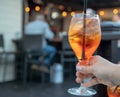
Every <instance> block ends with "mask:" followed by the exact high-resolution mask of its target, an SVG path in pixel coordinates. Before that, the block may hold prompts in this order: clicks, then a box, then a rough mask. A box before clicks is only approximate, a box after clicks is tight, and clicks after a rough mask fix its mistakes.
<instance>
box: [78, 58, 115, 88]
mask: <svg viewBox="0 0 120 97" xmlns="http://www.w3.org/2000/svg"><path fill="white" fill-rule="evenodd" d="M114 66H115V64H113V63H111V62H109V61H108V60H106V59H104V58H102V57H100V56H93V57H91V59H90V60H89V65H87V66H83V65H80V62H78V64H77V66H76V69H77V72H76V82H78V83H80V82H81V81H83V80H84V79H86V78H89V77H92V79H91V80H90V81H88V82H85V83H84V84H83V86H85V87H89V86H93V85H96V84H104V85H108V86H114V85H115V84H114V82H113V81H112V78H111V73H112V71H113V68H114Z"/></svg>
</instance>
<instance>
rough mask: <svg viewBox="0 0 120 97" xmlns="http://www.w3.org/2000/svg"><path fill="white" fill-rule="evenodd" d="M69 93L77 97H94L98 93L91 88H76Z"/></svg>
mask: <svg viewBox="0 0 120 97" xmlns="http://www.w3.org/2000/svg"><path fill="white" fill-rule="evenodd" d="M68 93H70V94H73V95H77V96H92V95H95V94H96V91H95V90H94V89H91V88H85V87H75V88H70V89H68Z"/></svg>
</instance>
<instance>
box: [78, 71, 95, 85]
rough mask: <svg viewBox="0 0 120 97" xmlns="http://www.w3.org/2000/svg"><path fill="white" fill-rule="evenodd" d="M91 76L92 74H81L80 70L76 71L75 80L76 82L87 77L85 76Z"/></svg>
mask: <svg viewBox="0 0 120 97" xmlns="http://www.w3.org/2000/svg"><path fill="white" fill-rule="evenodd" d="M92 77H93V74H87V75H86V74H83V73H81V72H78V71H77V72H76V82H77V83H81V81H83V80H84V79H87V78H92Z"/></svg>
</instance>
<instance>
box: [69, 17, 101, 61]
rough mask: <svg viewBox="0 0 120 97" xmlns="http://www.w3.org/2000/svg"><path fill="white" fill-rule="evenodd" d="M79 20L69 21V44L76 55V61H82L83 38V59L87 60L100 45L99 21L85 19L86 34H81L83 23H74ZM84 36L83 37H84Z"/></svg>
mask: <svg viewBox="0 0 120 97" xmlns="http://www.w3.org/2000/svg"><path fill="white" fill-rule="evenodd" d="M78 20H80V19H79V18H76V19H74V20H73V21H71V24H72V25H71V26H70V29H69V34H68V35H69V43H70V45H71V47H72V49H73V51H74V53H75V54H76V56H77V58H78V60H81V59H82V52H83V38H85V45H84V46H85V47H84V48H85V50H84V51H85V58H86V59H89V58H90V57H91V56H92V54H93V53H94V51H95V50H96V49H97V47H98V46H99V44H100V40H101V30H100V28H99V21H98V20H97V19H94V18H93V19H86V33H85V34H84V33H83V23H82V22H79V23H76V21H78ZM84 35H85V37H84Z"/></svg>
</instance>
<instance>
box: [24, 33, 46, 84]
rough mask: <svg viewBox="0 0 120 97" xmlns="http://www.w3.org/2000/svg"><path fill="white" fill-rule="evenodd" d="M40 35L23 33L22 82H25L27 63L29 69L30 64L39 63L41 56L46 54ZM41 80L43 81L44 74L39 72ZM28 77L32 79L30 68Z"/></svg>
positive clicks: (41, 59)
mask: <svg viewBox="0 0 120 97" xmlns="http://www.w3.org/2000/svg"><path fill="white" fill-rule="evenodd" d="M42 38H43V36H42V35H24V37H23V54H24V71H23V73H24V74H23V84H24V85H25V84H26V82H27V75H28V74H27V72H28V67H29V66H28V64H30V69H31V65H32V64H37V65H41V64H42V62H43V58H44V57H45V56H46V54H44V53H43V52H42V51H41V49H42V43H43V42H42V40H43V39H42ZM41 78H42V79H41V80H42V83H44V80H45V74H44V72H41ZM30 79H32V70H30Z"/></svg>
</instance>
